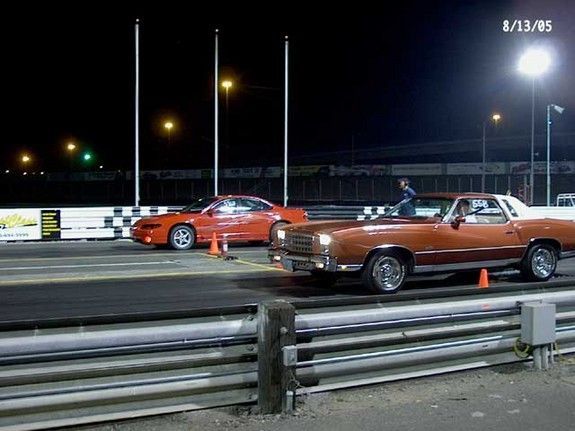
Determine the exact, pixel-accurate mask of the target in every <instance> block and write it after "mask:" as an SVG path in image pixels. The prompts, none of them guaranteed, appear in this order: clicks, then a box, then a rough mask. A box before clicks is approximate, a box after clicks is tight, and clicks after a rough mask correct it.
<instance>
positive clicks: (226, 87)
mask: <svg viewBox="0 0 575 431" xmlns="http://www.w3.org/2000/svg"><path fill="white" fill-rule="evenodd" d="M233 85H234V84H233V82H232V81H230V80H229V79H226V80H224V81H222V87H223V88H224V90H226V136H225V141H224V147H225V149H226V157H227V159H225V160H226V161H227V160H229V152H230V96H229V92H230V88H232V87H233Z"/></svg>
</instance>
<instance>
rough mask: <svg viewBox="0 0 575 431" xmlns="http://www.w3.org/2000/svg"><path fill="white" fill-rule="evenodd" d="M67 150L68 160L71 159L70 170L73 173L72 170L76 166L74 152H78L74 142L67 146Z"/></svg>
mask: <svg viewBox="0 0 575 431" xmlns="http://www.w3.org/2000/svg"><path fill="white" fill-rule="evenodd" d="M66 150H67V151H68V158H69V165H70V166H69V168H70V169H69V170H70V173H72V168H73V164H74V151H76V144H75V143H73V142H68V144H67V145H66Z"/></svg>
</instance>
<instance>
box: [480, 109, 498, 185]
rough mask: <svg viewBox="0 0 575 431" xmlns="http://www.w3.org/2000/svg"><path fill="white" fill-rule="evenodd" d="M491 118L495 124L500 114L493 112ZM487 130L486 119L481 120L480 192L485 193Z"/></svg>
mask: <svg viewBox="0 0 575 431" xmlns="http://www.w3.org/2000/svg"><path fill="white" fill-rule="evenodd" d="M491 120H493V121H494V122H495V125H497V123H498V122H499V120H501V115H499V114H493V115H492V116H491ZM486 131H487V120H485V121H484V122H483V139H482V141H481V142H482V158H481V160H482V162H481V193H485V168H486V160H485V159H486V157H485V135H486Z"/></svg>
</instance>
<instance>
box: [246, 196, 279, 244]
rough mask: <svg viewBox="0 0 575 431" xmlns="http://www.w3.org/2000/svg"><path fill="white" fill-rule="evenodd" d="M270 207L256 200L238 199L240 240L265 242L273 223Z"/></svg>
mask: <svg viewBox="0 0 575 431" xmlns="http://www.w3.org/2000/svg"><path fill="white" fill-rule="evenodd" d="M271 208H272V207H271V206H270V205H269V204H267V203H266V202H263V201H261V200H260V199H256V198H240V199H239V203H238V213H239V214H241V217H240V218H239V219H238V222H239V223H240V225H241V233H240V235H239V237H240V238H242V239H245V240H246V241H254V240H255V241H258V240H266V239H268V237H269V231H270V227H271V225H272V223H273V214H272V213H271V211H270V210H271Z"/></svg>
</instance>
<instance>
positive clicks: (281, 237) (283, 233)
mask: <svg viewBox="0 0 575 431" xmlns="http://www.w3.org/2000/svg"><path fill="white" fill-rule="evenodd" d="M278 239H279V240H280V241H283V240H284V239H286V231H285V230H283V229H280V230H278Z"/></svg>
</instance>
